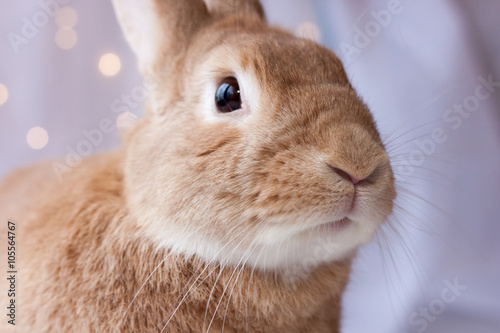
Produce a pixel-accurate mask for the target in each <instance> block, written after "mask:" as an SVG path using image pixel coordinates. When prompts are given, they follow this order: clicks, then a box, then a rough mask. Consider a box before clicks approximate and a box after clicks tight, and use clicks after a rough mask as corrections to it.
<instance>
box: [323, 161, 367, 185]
mask: <svg viewBox="0 0 500 333" xmlns="http://www.w3.org/2000/svg"><path fill="white" fill-rule="evenodd" d="M328 166H329V167H330V169H331V170H332V171H333V172H335V173H336V174H337V175H339V176H340V177H342V178H344V179H345V180H347V181H350V182H351V183H352V184H353V185H358V184H359V183H360V182H361V181H362V180H363V179H357V178H355V177H353V176H352V175H351V174H349V173H348V172H345V171H344V170H342V169H339V168H336V167H334V166H331V165H330V164H328Z"/></svg>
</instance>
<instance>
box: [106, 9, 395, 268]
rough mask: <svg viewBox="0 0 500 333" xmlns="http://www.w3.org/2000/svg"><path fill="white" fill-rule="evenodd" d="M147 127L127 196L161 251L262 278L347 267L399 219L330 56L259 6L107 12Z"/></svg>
mask: <svg viewBox="0 0 500 333" xmlns="http://www.w3.org/2000/svg"><path fill="white" fill-rule="evenodd" d="M113 3H114V6H115V10H116V12H117V16H118V18H119V21H120V23H121V25H122V28H123V30H124V32H125V36H126V38H127V40H128V42H129V43H130V45H131V47H132V49H133V50H134V52H135V53H136V55H137V57H138V60H139V69H140V70H141V72H142V73H143V74H144V75H145V76H146V77H147V78H148V80H151V81H153V82H154V84H153V85H150V86H151V89H150V92H149V97H148V102H147V109H148V111H147V115H146V116H145V117H144V118H143V119H142V120H141V121H140V122H139V123H138V124H137V125H136V127H135V128H134V129H133V130H132V131H131V132H130V133H129V134H128V136H127V138H126V148H125V149H126V163H125V166H124V168H125V170H124V177H125V192H126V196H127V197H126V199H127V205H128V209H129V211H130V213H131V214H132V215H133V216H134V219H135V220H136V221H137V223H138V224H139V225H140V228H141V229H142V230H143V231H144V235H145V236H144V237H147V238H149V239H150V240H152V241H153V242H154V243H155V244H156V245H157V246H158V247H160V248H168V249H171V250H172V251H173V252H176V253H181V254H183V255H188V256H197V257H199V258H202V259H204V260H206V261H210V262H212V261H217V262H227V263H230V264H233V265H234V264H244V263H246V264H247V265H250V266H251V267H256V268H258V269H260V270H264V271H266V270H267V271H271V270H273V271H276V270H278V271H286V270H289V269H292V268H294V269H296V268H297V267H299V268H307V269H312V268H314V267H315V266H316V265H320V264H323V263H327V262H331V261H335V260H343V259H345V258H349V257H350V256H351V254H353V253H354V251H355V249H356V248H358V247H359V246H360V245H361V244H363V243H366V242H368V241H369V240H370V239H371V238H372V236H373V235H374V233H375V232H376V230H377V228H378V227H379V226H380V225H381V224H382V223H383V222H384V221H385V219H386V217H387V215H388V214H390V213H391V211H392V207H393V199H394V197H395V190H394V177H393V173H392V170H391V166H390V163H389V159H388V155H387V154H386V152H385V149H384V145H383V143H382V141H381V138H380V136H379V133H378V131H377V129H376V126H375V123H374V120H373V118H372V116H371V114H370V111H369V110H368V108H367V107H366V105H365V104H364V103H363V102H362V100H361V99H360V98H359V97H358V95H357V94H356V92H355V91H354V89H353V87H352V86H351V84H350V83H349V80H348V78H347V76H346V73H345V71H344V68H343V66H342V63H341V61H340V60H339V59H338V58H337V56H336V55H335V54H334V53H332V52H331V51H329V50H328V49H326V48H324V47H321V46H319V45H317V44H316V43H314V42H312V41H310V40H305V39H300V38H297V37H295V36H293V35H292V34H290V33H288V32H286V31H283V30H281V29H278V28H275V27H271V26H269V25H268V24H267V23H266V19H265V16H264V13H263V9H262V7H261V5H260V3H259V2H258V1H257V0H210V1H209V0H207V1H202V0H184V1H179V0H143V1H137V0H113Z"/></svg>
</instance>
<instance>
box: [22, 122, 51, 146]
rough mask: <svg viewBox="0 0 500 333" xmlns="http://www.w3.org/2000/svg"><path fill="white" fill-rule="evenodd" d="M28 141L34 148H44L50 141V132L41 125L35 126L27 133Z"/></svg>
mask: <svg viewBox="0 0 500 333" xmlns="http://www.w3.org/2000/svg"><path fill="white" fill-rule="evenodd" d="M26 142H27V143H28V145H29V146H30V147H31V148H33V149H43V148H44V147H45V146H46V145H47V143H48V142H49V134H48V133H47V131H46V130H45V129H43V128H41V127H33V128H32V129H30V130H29V131H28V134H27V135H26Z"/></svg>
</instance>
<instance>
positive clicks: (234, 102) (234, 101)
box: [215, 77, 241, 113]
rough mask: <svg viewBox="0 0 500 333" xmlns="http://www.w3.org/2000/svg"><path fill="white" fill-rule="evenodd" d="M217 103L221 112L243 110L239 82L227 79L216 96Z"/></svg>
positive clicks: (234, 79)
mask: <svg viewBox="0 0 500 333" xmlns="http://www.w3.org/2000/svg"><path fill="white" fill-rule="evenodd" d="M215 103H216V105H217V109H218V110H219V111H220V112H224V113H228V112H233V111H236V110H238V109H241V95H240V86H239V84H238V80H236V78H234V77H228V78H225V79H224V80H223V81H222V83H221V84H220V86H219V88H218V89H217V92H216V94H215Z"/></svg>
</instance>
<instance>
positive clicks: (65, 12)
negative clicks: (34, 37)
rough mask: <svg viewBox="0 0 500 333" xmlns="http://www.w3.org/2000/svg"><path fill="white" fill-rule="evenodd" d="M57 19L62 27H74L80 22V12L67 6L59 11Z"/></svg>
mask: <svg viewBox="0 0 500 333" xmlns="http://www.w3.org/2000/svg"><path fill="white" fill-rule="evenodd" d="M55 21H56V24H57V25H58V26H59V27H60V28H73V27H74V26H75V25H76V23H77V22H78V14H77V13H76V10H75V9H74V8H72V7H69V6H65V7H62V8H60V9H59V10H58V11H57V13H56V17H55Z"/></svg>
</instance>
